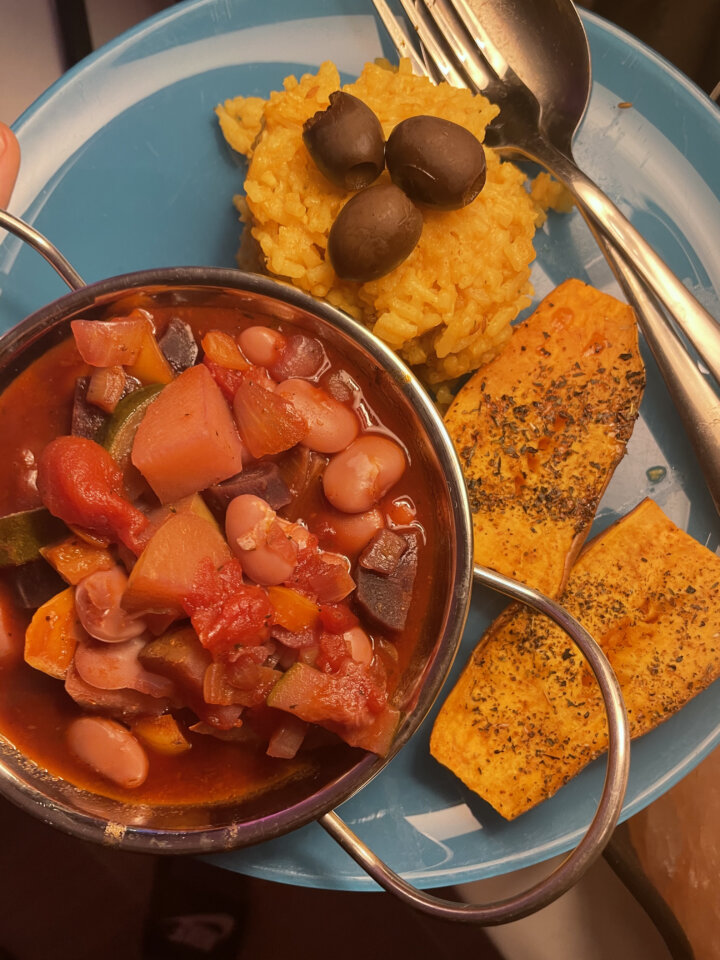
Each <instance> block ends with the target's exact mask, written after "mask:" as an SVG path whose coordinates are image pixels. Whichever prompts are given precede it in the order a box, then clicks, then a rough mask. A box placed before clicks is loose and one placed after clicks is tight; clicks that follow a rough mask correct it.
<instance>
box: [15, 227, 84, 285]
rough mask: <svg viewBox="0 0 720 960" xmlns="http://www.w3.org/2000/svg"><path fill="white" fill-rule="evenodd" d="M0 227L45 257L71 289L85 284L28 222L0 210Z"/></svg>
mask: <svg viewBox="0 0 720 960" xmlns="http://www.w3.org/2000/svg"><path fill="white" fill-rule="evenodd" d="M0 227H3V228H4V229H5V230H7V231H9V232H10V233H12V234H14V235H15V236H16V237H19V238H20V239H21V240H24V241H25V243H29V244H30V246H31V247H32V248H33V249H34V250H37V252H38V253H39V254H40V255H41V256H43V257H45V259H46V260H47V262H48V263H49V264H50V266H51V267H53V268H54V269H55V270H56V271H57V272H58V273H59V274H60V276H61V277H62V278H63V280H64V281H65V283H66V284H67V285H68V286H69V287H70V289H71V290H80V289H81V288H82V287H84V286H85V281H84V280H83V278H82V277H81V276H80V274H79V273H77V271H76V270H74V269H73V267H72V266H71V265H70V263H68V261H67V260H66V259H65V257H64V256H63V255H62V254H61V253H60V251H59V250H58V248H57V247H56V246H54V245H53V244H52V243H50V241H49V240H48V239H47V237H44V236H43V235H42V234H41V233H38V231H37V230H36V229H35V228H34V227H31V226H30V224H29V223H25V221H24V220H20V218H19V217H15V216H13V215H12V213H8V212H7V210H0Z"/></svg>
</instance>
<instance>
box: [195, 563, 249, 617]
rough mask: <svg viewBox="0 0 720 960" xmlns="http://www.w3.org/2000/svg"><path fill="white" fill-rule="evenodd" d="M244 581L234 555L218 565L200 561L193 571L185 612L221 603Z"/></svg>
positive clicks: (242, 584) (239, 565) (240, 567)
mask: <svg viewBox="0 0 720 960" xmlns="http://www.w3.org/2000/svg"><path fill="white" fill-rule="evenodd" d="M244 583H245V581H244V580H243V574H242V566H241V564H240V561H239V560H237V559H236V558H235V557H231V558H228V559H227V560H226V561H225V562H223V563H222V564H221V565H220V566H215V565H214V564H213V563H212V562H207V561H204V562H201V563H200V564H198V568H197V571H196V572H195V578H194V581H193V585H192V590H191V591H190V592H189V593H188V596H187V598H186V603H185V607H186V609H187V612H188V613H189V614H193V613H194V612H195V610H198V609H200V608H201V607H207V606H212V604H214V603H221V602H222V601H223V600H225V599H226V598H227V597H229V596H232V594H233V593H234V592H235V590H237V589H239V588H240V587H242V586H244Z"/></svg>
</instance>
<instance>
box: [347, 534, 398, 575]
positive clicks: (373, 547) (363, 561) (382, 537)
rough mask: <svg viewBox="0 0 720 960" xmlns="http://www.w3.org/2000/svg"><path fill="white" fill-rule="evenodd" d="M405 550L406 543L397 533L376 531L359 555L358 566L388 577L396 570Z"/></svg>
mask: <svg viewBox="0 0 720 960" xmlns="http://www.w3.org/2000/svg"><path fill="white" fill-rule="evenodd" d="M407 548H408V545H407V541H406V540H405V538H404V537H401V536H400V534H399V533H394V532H393V531H392V530H388V529H387V528H385V529H383V530H378V532H377V533H376V534H375V536H374V537H373V538H372V540H371V541H370V543H368V545H367V546H366V547H365V549H364V550H363V552H362V553H361V554H360V558H359V563H360V566H361V567H364V568H365V569H366V570H374V571H375V573H381V574H382V575H383V576H384V577H389V576H391V575H392V574H393V573H395V571H396V570H397V565H398V563H400V559H401V557H402V556H403V554H404V553H405V551H406V550H407Z"/></svg>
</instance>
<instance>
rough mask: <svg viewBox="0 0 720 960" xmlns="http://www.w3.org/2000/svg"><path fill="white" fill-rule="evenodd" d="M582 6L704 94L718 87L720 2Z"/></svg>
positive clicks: (593, 1)
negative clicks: (630, 37) (659, 56)
mask: <svg viewBox="0 0 720 960" xmlns="http://www.w3.org/2000/svg"><path fill="white" fill-rule="evenodd" d="M536 2H540V0H536ZM582 6H584V7H586V8H587V9H588V10H593V11H594V12H595V13H598V14H600V16H601V17H605V18H606V19H607V20H610V21H612V22H613V23H616V24H617V25H618V26H619V27H622V28H623V29H625V30H627V31H628V32H629V33H632V34H634V35H635V36H636V37H639V38H640V39H641V40H643V41H644V42H645V43H646V44H647V45H648V46H650V47H652V48H653V49H654V50H657V52H658V53H661V54H662V55H663V56H664V57H665V58H666V59H667V60H669V61H670V62H671V63H673V64H675V66H676V67H679V69H680V70H682V71H683V73H686V74H687V75H688V76H689V77H690V78H691V79H692V80H694V81H695V83H697V85H698V86H699V87H701V88H702V89H703V90H704V91H705V92H706V93H711V92H712V90H713V89H714V88H715V87H716V85H717V84H719V83H720V0H586V2H585V3H583V4H582Z"/></svg>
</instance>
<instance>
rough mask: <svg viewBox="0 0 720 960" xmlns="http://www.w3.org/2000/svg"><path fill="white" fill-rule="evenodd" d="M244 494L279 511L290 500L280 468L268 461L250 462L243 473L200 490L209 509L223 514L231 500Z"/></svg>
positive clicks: (219, 514)
mask: <svg viewBox="0 0 720 960" xmlns="http://www.w3.org/2000/svg"><path fill="white" fill-rule="evenodd" d="M246 493H251V494H253V495H254V496H256V497H260V498H261V499H262V500H264V501H265V502H266V503H268V504H269V505H270V506H271V507H272V508H273V510H280V508H281V507H285V506H287V504H289V503H290V502H291V501H292V496H291V494H290V490H289V489H288V485H287V484H286V483H285V481H284V480H283V477H282V474H281V473H280V468H279V467H278V465H277V464H276V463H269V462H261V463H254V464H251V465H250V466H249V467H247V468H246V469H245V470H243V471H242V473H237V474H235V476H234V477H230V478H229V479H228V480H223V481H222V483H216V484H213V486H211V487H208V488H207V490H205V491H204V492H203V497H204V498H205V502H206V503H207V505H208V506H209V507H210V509H211V510H212V512H213V513H214V514H215V515H216V516H218V517H223V516H225V511H226V510H227V506H228V504H229V503H230V501H231V500H234V499H235V497H239V496H241V495H242V494H246Z"/></svg>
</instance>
